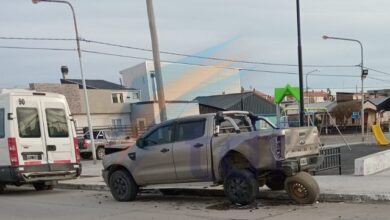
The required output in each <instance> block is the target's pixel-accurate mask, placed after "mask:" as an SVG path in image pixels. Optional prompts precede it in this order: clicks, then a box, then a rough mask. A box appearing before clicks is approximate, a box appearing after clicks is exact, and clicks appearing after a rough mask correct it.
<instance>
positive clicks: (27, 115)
mask: <svg viewBox="0 0 390 220" xmlns="http://www.w3.org/2000/svg"><path fill="white" fill-rule="evenodd" d="M16 114H17V119H18V127H19V136H20V137H22V138H38V137H41V129H40V127H39V116H38V110H37V109H36V108H17V109H16Z"/></svg>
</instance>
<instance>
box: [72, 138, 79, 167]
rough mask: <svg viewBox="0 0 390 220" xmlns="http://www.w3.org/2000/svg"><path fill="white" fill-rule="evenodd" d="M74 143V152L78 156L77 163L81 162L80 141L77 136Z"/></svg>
mask: <svg viewBox="0 0 390 220" xmlns="http://www.w3.org/2000/svg"><path fill="white" fill-rule="evenodd" d="M73 145H74V154H75V156H76V163H80V149H79V141H78V139H77V137H74V138H73Z"/></svg>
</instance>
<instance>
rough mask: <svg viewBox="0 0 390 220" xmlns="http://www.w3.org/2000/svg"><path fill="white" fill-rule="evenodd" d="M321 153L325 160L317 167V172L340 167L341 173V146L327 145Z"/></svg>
mask: <svg viewBox="0 0 390 220" xmlns="http://www.w3.org/2000/svg"><path fill="white" fill-rule="evenodd" d="M320 155H321V156H323V157H324V161H323V162H322V164H321V165H320V166H319V167H318V168H317V170H316V171H315V173H318V172H321V171H325V170H330V169H338V170H339V175H341V147H325V148H322V149H321V150H320Z"/></svg>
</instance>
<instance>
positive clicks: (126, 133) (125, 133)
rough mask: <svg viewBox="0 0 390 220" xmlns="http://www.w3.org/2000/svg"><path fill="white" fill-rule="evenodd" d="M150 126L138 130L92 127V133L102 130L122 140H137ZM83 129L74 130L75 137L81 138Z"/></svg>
mask: <svg viewBox="0 0 390 220" xmlns="http://www.w3.org/2000/svg"><path fill="white" fill-rule="evenodd" d="M151 127H152V126H149V127H143V128H139V127H136V126H94V127H93V131H94V133H95V132H96V131H100V130H104V131H106V132H107V133H109V134H110V135H112V136H116V137H123V138H138V137H139V136H141V135H142V134H144V133H145V132H146V131H148V130H149V128H151ZM85 130H86V128H85V127H78V128H76V134H77V136H83V135H84V133H85Z"/></svg>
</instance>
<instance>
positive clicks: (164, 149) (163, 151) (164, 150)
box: [160, 148, 169, 153]
mask: <svg viewBox="0 0 390 220" xmlns="http://www.w3.org/2000/svg"><path fill="white" fill-rule="evenodd" d="M168 151H169V149H168V148H163V149H161V150H160V152H161V153H166V152H168Z"/></svg>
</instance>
